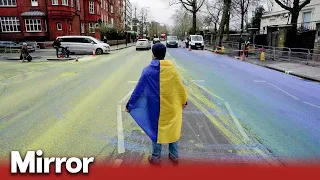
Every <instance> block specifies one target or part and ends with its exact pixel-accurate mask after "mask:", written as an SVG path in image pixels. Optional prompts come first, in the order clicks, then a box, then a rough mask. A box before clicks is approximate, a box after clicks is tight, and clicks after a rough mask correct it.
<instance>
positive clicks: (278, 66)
mask: <svg viewBox="0 0 320 180" xmlns="http://www.w3.org/2000/svg"><path fill="white" fill-rule="evenodd" d="M205 49H206V50H208V51H213V50H212V48H211V47H205ZM245 61H246V62H249V63H252V64H256V65H259V66H263V67H266V68H269V69H273V70H276V71H280V72H283V73H286V74H290V75H294V76H297V77H300V78H303V79H307V80H312V81H317V82H320V67H318V66H310V65H306V64H302V63H299V62H286V61H270V60H266V61H260V60H258V59H248V58H247V59H246V60H245Z"/></svg>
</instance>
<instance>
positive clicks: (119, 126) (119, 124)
mask: <svg viewBox="0 0 320 180" xmlns="http://www.w3.org/2000/svg"><path fill="white" fill-rule="evenodd" d="M132 92H133V90H131V91H130V92H129V93H128V94H127V95H125V96H124V97H123V98H122V99H121V100H120V101H119V103H118V106H117V131H118V153H119V154H122V153H124V152H125V148H124V135H123V124H122V110H121V109H122V107H121V104H122V103H123V102H124V101H125V100H126V99H127V98H128V97H129V96H130V95H131V94H132Z"/></svg>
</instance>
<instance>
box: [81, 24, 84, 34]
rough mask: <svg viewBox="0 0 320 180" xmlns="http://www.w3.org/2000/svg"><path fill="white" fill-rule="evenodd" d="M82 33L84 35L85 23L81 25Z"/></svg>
mask: <svg viewBox="0 0 320 180" xmlns="http://www.w3.org/2000/svg"><path fill="white" fill-rule="evenodd" d="M81 33H84V23H81Z"/></svg>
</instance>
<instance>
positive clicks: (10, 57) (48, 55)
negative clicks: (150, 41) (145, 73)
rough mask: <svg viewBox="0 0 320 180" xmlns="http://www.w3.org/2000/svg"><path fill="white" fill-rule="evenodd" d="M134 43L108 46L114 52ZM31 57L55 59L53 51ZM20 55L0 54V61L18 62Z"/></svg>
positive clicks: (42, 52)
mask: <svg viewBox="0 0 320 180" xmlns="http://www.w3.org/2000/svg"><path fill="white" fill-rule="evenodd" d="M134 45H135V44H134V43H128V44H127V46H126V44H119V45H118V46H117V45H114V46H110V48H111V51H116V50H120V49H125V48H129V47H132V46H134ZM31 56H32V57H33V61H47V59H48V58H49V59H55V49H53V48H51V49H39V50H36V51H35V52H31ZM76 56H77V55H71V56H70V57H71V58H76ZM83 56H85V55H78V58H81V57H83ZM19 57H20V53H6V54H0V60H19Z"/></svg>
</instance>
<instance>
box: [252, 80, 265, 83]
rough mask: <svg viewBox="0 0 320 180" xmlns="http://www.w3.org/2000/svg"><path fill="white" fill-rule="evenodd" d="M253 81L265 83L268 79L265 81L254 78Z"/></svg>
mask: <svg viewBox="0 0 320 180" xmlns="http://www.w3.org/2000/svg"><path fill="white" fill-rule="evenodd" d="M253 82H255V83H265V82H267V81H264V80H253Z"/></svg>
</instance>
